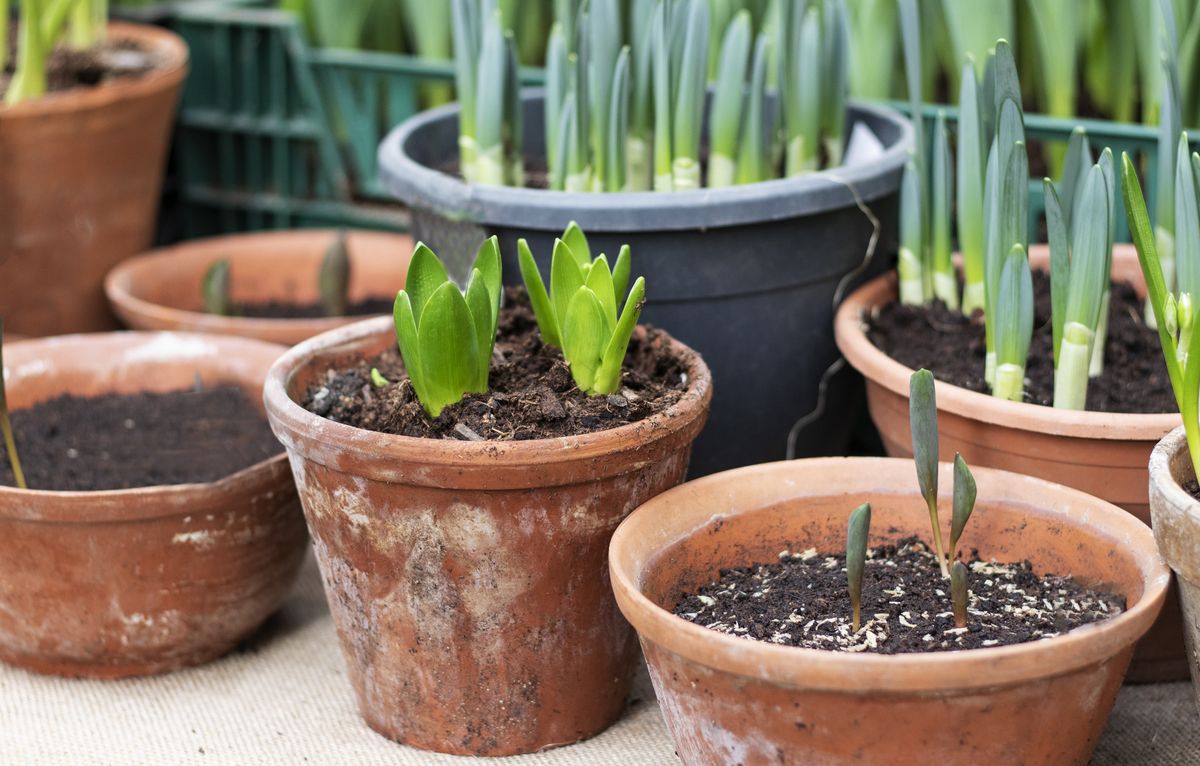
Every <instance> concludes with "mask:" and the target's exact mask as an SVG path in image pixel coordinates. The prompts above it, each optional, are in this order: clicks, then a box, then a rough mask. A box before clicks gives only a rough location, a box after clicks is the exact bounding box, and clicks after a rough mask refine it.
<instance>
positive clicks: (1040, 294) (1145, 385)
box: [867, 271, 1179, 413]
mask: <svg viewBox="0 0 1200 766" xmlns="http://www.w3.org/2000/svg"><path fill="white" fill-rule="evenodd" d="M1033 291H1034V330H1033V341H1032V342H1031V343H1030V346H1029V360H1028V363H1027V365H1026V367H1025V401H1026V402H1030V403H1032V404H1041V405H1045V406H1051V405H1053V404H1054V351H1053V337H1052V336H1053V328H1052V327H1051V325H1050V278H1049V277H1048V276H1046V274H1045V272H1041V271H1035V272H1033ZM1111 296H1112V297H1111V307H1110V308H1111V310H1110V313H1109V324H1108V341H1107V343H1106V344H1105V347H1104V349H1105V351H1104V372H1103V374H1102V375H1100V376H1099V377H1095V378H1092V379H1091V380H1090V381H1089V382H1088V391H1087V408H1088V410H1089V411H1092V412H1126V413H1157V412H1178V410H1179V408H1178V407H1177V406H1176V404H1175V395H1174V393H1173V391H1172V390H1171V379H1170V378H1169V377H1168V376H1167V366H1166V363H1165V362H1164V361H1163V356H1162V351H1161V349H1160V347H1159V342H1158V333H1157V332H1156V331H1155V330H1152V329H1150V328H1149V327H1147V326H1146V323H1145V321H1143V319H1142V317H1143V313H1142V312H1143V310H1144V309H1143V304H1142V302H1141V301H1140V300H1138V297H1137V293H1135V292H1134V290H1133V288H1132V287H1131V286H1129V285H1128V284H1124V283H1114V284H1113V287H1112V293H1111ZM867 337H868V338H870V340H871V342H872V343H874V344H875V346H876V348H878V349H879V350H880V351H882V352H883V353H885V354H887V355H888V356H890V357H891V358H892V359H895V360H896V361H897V362H899V363H901V364H903V365H904V366H905V367H908V368H910V369H913V370H917V369H920V368H922V367H924V368H926V369H928V370H930V371H931V372H932V373H933V374H934V377H936V378H937V379H938V380H944V381H946V382H947V383H951V384H953V385H956V386H959V387H961V388H966V389H968V390H970V391H977V392H980V393H990V389H989V388H988V385H987V383H986V381H985V380H984V378H983V367H984V356H985V355H986V352H987V347H986V343H985V339H984V326H983V318H982V315H976V316H975V317H974V318H967V317H965V316H963V315H962V312H959V311H951V310H950V309H948V308H946V306H945V304H943V303H942V302H941V301H935V302H934V303H932V304H931V305H929V306H904V305H901V304H900V303H899V302H898V301H894V302H892V303H890V304H888V305H887V306H883V307H882V308H880V310H879V313H878V315H877V316H874V317H870V318H869V319H868V328H867Z"/></svg>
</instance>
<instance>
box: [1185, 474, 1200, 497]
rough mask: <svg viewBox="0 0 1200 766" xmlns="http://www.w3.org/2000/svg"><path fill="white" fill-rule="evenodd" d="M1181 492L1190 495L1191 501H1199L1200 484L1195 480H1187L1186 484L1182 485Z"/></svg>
mask: <svg viewBox="0 0 1200 766" xmlns="http://www.w3.org/2000/svg"><path fill="white" fill-rule="evenodd" d="M1183 491H1184V492H1186V493H1188V494H1189V495H1191V496H1192V499H1193V500H1200V483H1197V482H1196V480H1195V479H1189V480H1188V482H1187V484H1184V485H1183Z"/></svg>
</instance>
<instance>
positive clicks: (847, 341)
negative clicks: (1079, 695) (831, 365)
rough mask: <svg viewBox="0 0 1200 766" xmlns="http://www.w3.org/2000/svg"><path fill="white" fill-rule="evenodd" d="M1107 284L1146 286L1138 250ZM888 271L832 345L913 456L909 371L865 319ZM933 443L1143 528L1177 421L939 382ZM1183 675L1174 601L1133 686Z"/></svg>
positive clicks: (850, 302)
mask: <svg viewBox="0 0 1200 766" xmlns="http://www.w3.org/2000/svg"><path fill="white" fill-rule="evenodd" d="M1030 262H1031V263H1032V265H1033V266H1034V267H1035V268H1039V267H1040V268H1044V267H1045V266H1046V264H1048V262H1049V253H1048V250H1047V249H1046V247H1045V246H1034V247H1033V248H1031V249H1030ZM1113 278H1114V279H1115V280H1119V281H1125V282H1130V283H1132V284H1133V285H1134V286H1135V287H1136V288H1137V289H1138V290H1139V291H1141V290H1144V282H1143V280H1142V275H1141V270H1140V268H1139V266H1138V261H1137V252H1136V251H1135V250H1134V249H1133V246H1132V245H1118V246H1117V247H1116V249H1115V250H1114V252H1113ZM896 295H897V292H896V275H895V273H894V272H892V273H889V274H887V275H885V276H883V277H880V278H878V279H876V280H873V281H871V282H869V283H867V284H866V285H864V286H863V287H861V288H860V289H858V290H857V291H856V292H854V293H853V294H852V295H851V296H850V297H849V298H847V299H846V301H845V302H844V303H843V304H842V306H841V308H840V309H839V310H838V314H837V318H836V320H835V325H834V332H835V335H836V337H837V343H838V348H840V349H841V351H842V354H843V355H844V356H845V357H846V361H848V362H849V363H850V364H851V365H852V366H853V367H854V368H855V369H856V370H858V371H859V372H861V373H862V375H863V377H864V378H866V380H867V404H868V407H869V408H870V411H871V419H872V420H873V421H874V422H875V427H876V428H877V429H879V435H880V436H881V437H882V439H883V444H884V447H885V448H886V449H887V453H888V454H889V455H892V456H894V457H910V456H911V455H912V448H911V438H912V437H911V434H910V432H909V424H908V383H909V377H910V376H911V375H912V373H913V371H912V370H910V369H909V368H907V367H905V366H904V365H902V364H900V363H899V362H896V361H895V360H893V359H892V358H891V357H889V356H887V355H886V354H884V353H883V352H882V351H880V350H879V349H878V348H876V347H875V344H873V343H872V342H871V340H870V339H869V338H868V337H867V335H866V332H864V328H865V325H866V323H865V319H864V318H865V317H867V316H870V315H872V314H874V313H876V312H878V310H879V309H880V308H881V307H882V306H884V305H886V304H888V303H890V302H892V301H894V300H896ZM937 405H938V437H939V448H940V451H941V452H940V456H941V459H942V460H952V459H953V458H954V453H956V452H960V453H962V456H963V458H965V459H966V461H967V462H968V463H969V464H970V465H972V466H982V467H989V468H1001V469H1004V470H1007V471H1013V472H1015V473H1022V474H1025V475H1027V476H1036V477H1038V478H1042V479H1046V480H1048V481H1055V482H1059V483H1061V484H1066V485H1067V486H1069V487H1074V488H1076V489H1079V490H1082V491H1084V492H1087V493H1088V494H1090V495H1094V496H1095V497H1099V498H1102V499H1104V500H1107V501H1108V502H1110V503H1113V504H1115V505H1119V506H1121V507H1122V508H1124V509H1125V510H1127V511H1129V512H1130V513H1132V514H1133V515H1134V516H1136V517H1137V518H1139V519H1141V520H1142V521H1143V522H1145V523H1146V524H1149V523H1150V506H1149V498H1148V496H1147V493H1146V464H1147V463H1148V462H1149V460H1150V452H1151V451H1152V450H1153V449H1154V445H1155V444H1156V443H1157V442H1158V440H1159V439H1161V438H1162V437H1163V435H1165V434H1166V433H1167V432H1168V431H1170V430H1171V429H1172V428H1174V427H1175V426H1177V425H1179V422H1180V421H1179V415H1178V414H1147V415H1134V414H1113V413H1104V412H1081V411H1074V410H1060V409H1055V408H1053V407H1042V406H1039V405H1034V404H1024V403H1021V402H1009V401H1002V400H1000V399H997V398H995V397H992V396H988V395H986V394H980V393H976V392H974V391H968V390H966V389H964V388H958V387H956V386H951V385H949V384H947V383H943V382H940V381H939V382H938V384H937ZM1184 678H1187V661H1186V658H1185V656H1184V647H1183V640H1182V627H1181V618H1180V614H1179V609H1178V605H1177V601H1176V599H1174V598H1171V599H1169V601H1168V606H1167V608H1166V609H1164V610H1163V616H1162V618H1161V619H1160V621H1159V624H1158V625H1157V626H1155V629H1154V630H1152V631H1151V632H1150V635H1148V636H1147V637H1146V640H1145V641H1143V642H1142V644H1141V645H1140V646H1139V647H1138V652H1137V655H1136V656H1135V658H1134V662H1133V667H1132V668H1131V669H1130V671H1129V680H1131V681H1174V680H1182V679H1184Z"/></svg>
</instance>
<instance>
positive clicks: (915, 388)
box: [908, 370, 950, 577]
mask: <svg viewBox="0 0 1200 766" xmlns="http://www.w3.org/2000/svg"><path fill="white" fill-rule="evenodd" d="M908 420H909V427H910V429H911V430H912V451H913V464H914V465H915V466H916V469H917V484H918V485H920V487H921V496H922V497H924V498H925V504H926V505H927V506H928V507H929V523H930V524H931V525H932V526H933V544H934V552H935V554H936V555H937V560H938V566H939V567H940V568H941V570H942V576H943V577H949V576H950V570H949V569H948V568H947V565H946V553H945V548H944V547H943V546H942V525H941V523H940V522H939V521H938V507H937V494H938V430H937V402H936V399H935V394H934V385H933V373H932V372H930V371H929V370H917V371H916V372H914V373H913V375H912V377H911V378H910V379H909V383H908Z"/></svg>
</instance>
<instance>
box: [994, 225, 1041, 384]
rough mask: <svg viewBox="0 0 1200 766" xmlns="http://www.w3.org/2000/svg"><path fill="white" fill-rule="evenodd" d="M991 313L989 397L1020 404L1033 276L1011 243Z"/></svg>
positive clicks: (1030, 329) (1026, 259)
mask: <svg viewBox="0 0 1200 766" xmlns="http://www.w3.org/2000/svg"><path fill="white" fill-rule="evenodd" d="M997 297H998V305H997V307H996V311H995V314H994V316H995V318H996V329H995V341H996V370H995V376H996V377H995V383H994V384H993V385H992V396H995V397H997V398H999V399H1008V400H1011V401H1017V402H1019V401H1022V399H1023V398H1024V390H1025V364H1026V361H1027V360H1028V358H1029V343H1030V340H1031V339H1032V337H1033V275H1032V273H1031V272H1030V270H1029V257H1028V256H1027V254H1026V252H1025V247H1024V246H1023V245H1021V244H1019V243H1018V244H1015V245H1013V246H1012V249H1011V250H1010V251H1009V253H1008V256H1007V257H1006V258H1005V259H1004V265H1003V267H1002V271H1001V274H1000V286H999V289H998V290H997Z"/></svg>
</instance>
